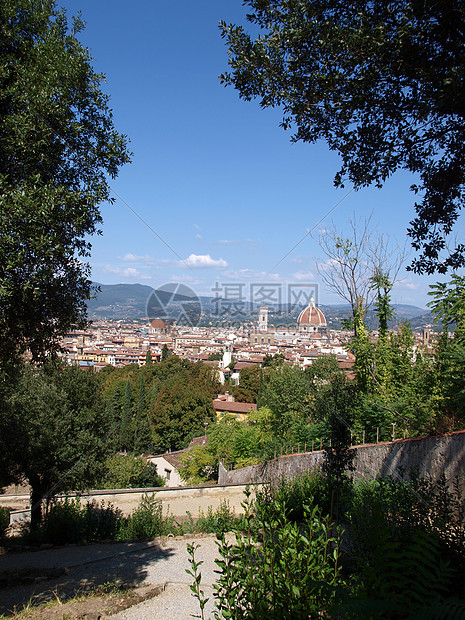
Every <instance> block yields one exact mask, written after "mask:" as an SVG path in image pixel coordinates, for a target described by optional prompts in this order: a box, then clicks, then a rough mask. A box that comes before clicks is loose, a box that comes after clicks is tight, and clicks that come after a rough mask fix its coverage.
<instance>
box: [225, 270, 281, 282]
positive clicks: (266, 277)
mask: <svg viewBox="0 0 465 620" xmlns="http://www.w3.org/2000/svg"><path fill="white" fill-rule="evenodd" d="M223 276H224V277H225V278H227V279H229V280H239V281H240V280H243V279H244V280H257V281H258V282H279V281H280V280H281V276H280V275H279V273H268V272H267V271H258V270H256V269H247V268H246V269H230V270H229V271H225V272H224V273H223Z"/></svg>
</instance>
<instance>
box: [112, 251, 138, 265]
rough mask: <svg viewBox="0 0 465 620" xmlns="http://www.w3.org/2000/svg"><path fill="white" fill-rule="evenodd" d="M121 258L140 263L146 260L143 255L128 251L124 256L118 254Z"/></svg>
mask: <svg viewBox="0 0 465 620" xmlns="http://www.w3.org/2000/svg"><path fill="white" fill-rule="evenodd" d="M118 258H119V259H120V260H124V261H126V262H132V263H138V262H140V261H142V260H144V257H143V256H137V255H136V254H131V252H127V254H125V255H124V256H118Z"/></svg>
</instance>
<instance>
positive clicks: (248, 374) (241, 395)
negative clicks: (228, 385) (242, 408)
mask: <svg viewBox="0 0 465 620" xmlns="http://www.w3.org/2000/svg"><path fill="white" fill-rule="evenodd" d="M261 372H262V371H261V368H259V367H258V365H257V366H248V367H247V366H246V367H245V368H243V369H242V370H241V375H240V379H239V380H240V385H237V386H236V387H235V388H234V392H233V393H234V397H235V399H236V401H237V402H239V403H256V402H257V396H258V391H259V389H260V375H261Z"/></svg>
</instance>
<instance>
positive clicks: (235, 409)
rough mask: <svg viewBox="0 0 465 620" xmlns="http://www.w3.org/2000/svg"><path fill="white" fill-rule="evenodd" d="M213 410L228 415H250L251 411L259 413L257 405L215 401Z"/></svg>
mask: <svg viewBox="0 0 465 620" xmlns="http://www.w3.org/2000/svg"><path fill="white" fill-rule="evenodd" d="M213 409H214V410H215V411H226V412H228V413H248V412H249V411H250V410H253V411H257V405H256V404H255V403H230V402H227V401H224V400H214V401H213Z"/></svg>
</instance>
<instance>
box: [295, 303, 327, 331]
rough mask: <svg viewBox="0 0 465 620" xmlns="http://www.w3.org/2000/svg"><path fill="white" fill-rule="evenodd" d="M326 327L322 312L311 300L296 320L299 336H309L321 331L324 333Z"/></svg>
mask: <svg viewBox="0 0 465 620" xmlns="http://www.w3.org/2000/svg"><path fill="white" fill-rule="evenodd" d="M327 327H328V325H327V323H326V318H325V315H324V314H323V312H322V311H321V310H320V309H319V308H317V307H316V305H315V301H314V300H313V298H312V299H311V300H310V303H309V304H308V306H307V307H306V308H305V310H302V312H301V313H300V314H299V317H298V319H297V328H298V330H299V333H300V334H309V333H315V332H319V333H322V332H323V331H324V332H326V329H327Z"/></svg>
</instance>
